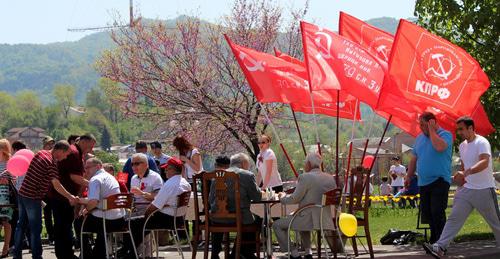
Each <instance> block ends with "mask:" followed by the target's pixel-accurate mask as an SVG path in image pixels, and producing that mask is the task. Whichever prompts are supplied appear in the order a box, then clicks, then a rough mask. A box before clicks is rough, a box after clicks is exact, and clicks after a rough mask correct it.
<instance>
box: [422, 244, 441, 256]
mask: <svg viewBox="0 0 500 259" xmlns="http://www.w3.org/2000/svg"><path fill="white" fill-rule="evenodd" d="M422 246H423V248H424V250H425V251H426V252H427V253H429V254H431V255H432V256H434V258H436V259H440V258H441V257H443V256H444V254H445V252H446V250H444V249H443V248H441V247H440V246H439V245H438V244H436V243H434V244H432V245H431V244H429V243H424V244H422Z"/></svg>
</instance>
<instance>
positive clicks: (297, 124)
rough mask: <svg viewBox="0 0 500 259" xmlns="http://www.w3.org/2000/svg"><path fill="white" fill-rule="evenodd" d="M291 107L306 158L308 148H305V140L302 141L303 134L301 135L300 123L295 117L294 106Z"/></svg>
mask: <svg viewBox="0 0 500 259" xmlns="http://www.w3.org/2000/svg"><path fill="white" fill-rule="evenodd" d="M289 106H290V110H291V111H292V115H293V121H294V122H295V127H296V128H297V133H299V138H300V144H301V145H302V150H303V151H304V156H307V152H306V146H304V140H303V139H302V133H300V127H299V123H298V122H297V117H296V116H295V111H294V110H293V108H292V105H289Z"/></svg>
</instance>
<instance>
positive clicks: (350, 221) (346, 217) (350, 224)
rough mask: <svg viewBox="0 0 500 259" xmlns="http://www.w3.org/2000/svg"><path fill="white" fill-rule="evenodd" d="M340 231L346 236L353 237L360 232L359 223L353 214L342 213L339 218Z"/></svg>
mask: <svg viewBox="0 0 500 259" xmlns="http://www.w3.org/2000/svg"><path fill="white" fill-rule="evenodd" d="M339 226H340V230H341V231H342V233H344V235H346V236H348V237H352V236H354V235H356V232H357V231H358V221H357V220H356V217H354V215H352V214H347V213H341V214H340V217H339Z"/></svg>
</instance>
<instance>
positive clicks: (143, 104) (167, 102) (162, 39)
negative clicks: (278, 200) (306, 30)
mask: <svg viewBox="0 0 500 259" xmlns="http://www.w3.org/2000/svg"><path fill="white" fill-rule="evenodd" d="M306 9H307V5H306V7H305V8H304V9H303V10H295V11H292V17H293V18H294V19H295V20H294V22H293V23H291V24H293V26H282V24H283V18H282V14H283V11H282V10H281V8H279V7H277V6H275V5H273V4H271V3H270V1H266V0H237V1H235V3H234V6H233V8H232V11H231V14H230V15H228V16H226V18H225V19H224V20H223V21H222V22H221V23H219V24H217V25H214V24H207V23H203V22H202V21H200V20H199V19H197V18H189V17H188V18H186V19H183V20H181V21H178V22H177V24H176V26H175V28H168V27H167V26H166V25H165V24H163V23H161V22H158V21H157V22H152V23H147V24H146V23H144V22H141V21H140V20H139V21H138V22H137V23H136V24H135V26H134V27H133V28H126V29H121V30H120V31H118V32H115V33H113V34H112V38H113V41H114V42H115V43H116V45H117V48H116V49H115V50H112V51H107V52H105V53H104V55H103V57H102V58H101V59H100V61H99V62H98V64H97V68H98V70H99V71H100V73H101V74H102V75H103V76H104V77H106V78H109V79H111V80H113V81H115V82H118V83H120V84H119V85H118V84H115V85H114V86H112V87H114V90H113V91H112V92H113V93H115V96H114V100H113V101H114V103H115V105H120V107H121V108H122V110H123V111H124V112H125V113H126V114H128V115H133V116H140V117H143V118H148V119H149V120H151V121H154V122H156V123H157V124H158V125H159V127H163V128H165V129H168V130H170V134H171V135H175V134H185V135H187V137H188V138H190V139H191V140H192V141H193V142H194V143H196V145H197V146H198V147H200V148H202V149H204V150H207V151H217V150H226V151H227V150H229V149H231V148H236V149H240V148H241V147H243V148H244V149H246V151H247V152H248V153H249V154H250V155H251V156H252V157H253V158H254V159H256V156H257V153H258V145H257V135H258V133H260V131H262V130H263V129H264V128H265V126H264V125H263V124H262V123H261V122H262V121H263V120H262V118H261V113H262V111H261V107H260V106H259V104H258V102H257V100H256V98H255V96H254V95H253V93H252V91H251V90H250V88H249V86H248V84H247V83H246V80H245V79H244V77H243V74H242V73H241V71H240V68H239V66H238V65H237V62H236V60H235V59H234V57H233V54H232V53H231V51H230V50H229V48H228V46H227V44H226V42H225V40H224V38H223V34H227V35H228V36H229V37H230V38H231V39H233V40H234V41H235V42H237V43H238V44H242V45H245V46H248V47H251V48H254V49H257V50H259V51H267V52H271V51H272V48H273V47H275V46H276V47H280V48H281V49H283V50H285V51H288V52H289V53H292V54H296V53H298V52H299V50H300V49H301V43H300V36H298V33H299V31H298V29H297V28H298V27H297V19H298V18H300V17H302V16H303V15H305V10H306ZM283 27H286V28H284V29H285V33H284V34H281V33H280V30H281V29H282V28H283ZM279 37H280V40H278V38H279ZM269 108H271V109H270V110H271V114H273V112H274V110H273V109H272V108H273V107H272V106H269ZM221 140H223V141H221Z"/></svg>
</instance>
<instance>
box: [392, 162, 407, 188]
mask: <svg viewBox="0 0 500 259" xmlns="http://www.w3.org/2000/svg"><path fill="white" fill-rule="evenodd" d="M391 162H392V166H391V168H390V169H389V175H390V176H391V187H392V194H393V195H396V194H397V193H398V192H399V191H400V190H401V189H402V188H403V187H404V185H405V176H406V167H405V166H404V165H402V164H401V159H400V158H399V156H394V157H392V158H391Z"/></svg>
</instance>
